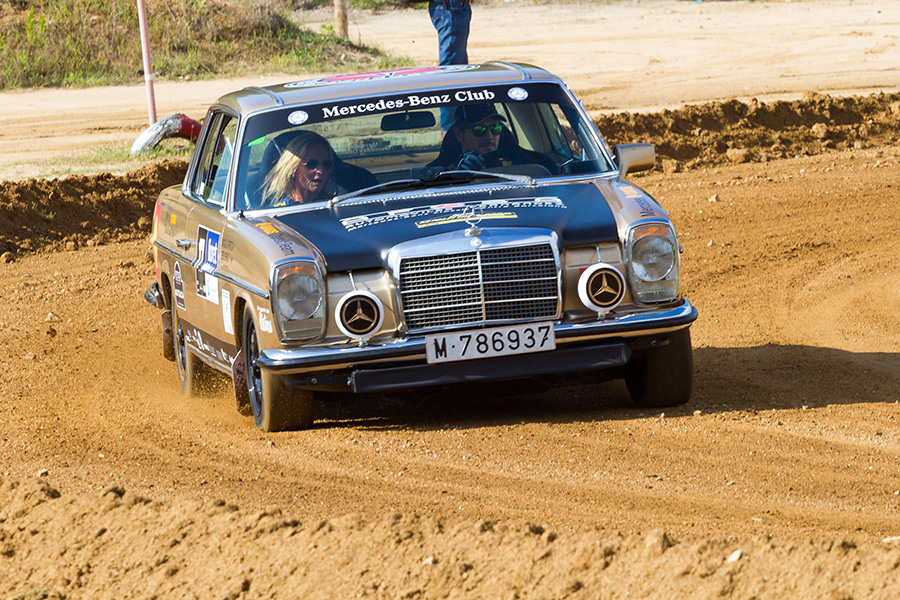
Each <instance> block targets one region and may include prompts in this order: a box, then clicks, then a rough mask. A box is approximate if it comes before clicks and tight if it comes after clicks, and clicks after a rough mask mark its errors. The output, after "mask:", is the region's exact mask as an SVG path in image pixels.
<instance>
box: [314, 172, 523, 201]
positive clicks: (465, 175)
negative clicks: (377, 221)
mask: <svg viewBox="0 0 900 600" xmlns="http://www.w3.org/2000/svg"><path fill="white" fill-rule="evenodd" d="M485 177H489V178H492V179H503V180H506V181H516V182H518V183H527V184H528V185H530V186H532V187H534V186H535V185H536V180H535V178H534V177H529V176H528V175H510V174H507V173H493V172H491V171H441V172H440V173H438V174H437V175H434V176H433V177H427V178H424V177H423V178H421V179H397V180H395V181H387V182H385V183H379V184H377V185H373V186H369V187H367V188H363V189H361V190H356V191H354V192H347V193H346V194H341V195H340V196H335V197H334V198H332V199H331V200H329V201H328V207H329V208H331V207H332V206H334V205H335V204H337V203H338V202H343V201H344V200H349V199H351V198H357V197H359V196H365V195H368V194H372V193H375V192H384V191H387V190H390V189H394V188H398V189H408V190H409V189H415V188H419V187H429V186H431V185H434V184H448V183H454V182H457V181H473V180H475V179H483V178H485Z"/></svg>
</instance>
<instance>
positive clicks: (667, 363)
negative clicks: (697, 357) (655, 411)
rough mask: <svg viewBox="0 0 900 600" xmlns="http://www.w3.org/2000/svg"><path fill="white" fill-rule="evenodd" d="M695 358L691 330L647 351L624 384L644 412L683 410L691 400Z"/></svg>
mask: <svg viewBox="0 0 900 600" xmlns="http://www.w3.org/2000/svg"><path fill="white" fill-rule="evenodd" d="M693 379H694V357H693V351H692V350H691V330H690V329H681V330H679V331H676V332H674V333H672V334H670V335H669V343H668V344H665V345H663V346H659V347H658V348H653V349H652V350H649V351H647V353H646V354H645V355H644V356H641V357H640V358H638V359H636V360H635V361H634V362H633V363H632V364H631V365H629V367H628V370H627V371H626V374H625V384H626V385H627V386H628V393H629V394H630V395H631V400H632V401H633V402H634V403H635V405H637V406H639V407H641V408H663V407H666V406H680V405H682V404H686V403H687V401H688V400H690V399H691V388H692V387H693Z"/></svg>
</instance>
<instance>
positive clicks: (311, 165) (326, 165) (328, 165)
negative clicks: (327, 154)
mask: <svg viewBox="0 0 900 600" xmlns="http://www.w3.org/2000/svg"><path fill="white" fill-rule="evenodd" d="M319 165H321V166H322V168H323V169H325V170H326V171H330V170H331V169H333V168H334V161H331V160H328V159H325V160H319V159H318V158H311V159H309V160H308V161H306V162H304V163H303V166H304V167H306V168H307V169H308V170H310V171H314V170H316V169H318V168H319Z"/></svg>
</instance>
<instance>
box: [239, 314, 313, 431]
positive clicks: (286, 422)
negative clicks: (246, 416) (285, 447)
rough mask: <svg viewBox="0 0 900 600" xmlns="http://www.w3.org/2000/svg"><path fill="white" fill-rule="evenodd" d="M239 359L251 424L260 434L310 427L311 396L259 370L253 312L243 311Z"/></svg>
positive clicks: (269, 373) (263, 370) (257, 342)
mask: <svg viewBox="0 0 900 600" xmlns="http://www.w3.org/2000/svg"><path fill="white" fill-rule="evenodd" d="M242 345H243V347H242V348H241V355H242V356H243V361H244V373H245V380H246V382H247V383H246V385H247V395H248V396H249V400H250V409H251V411H252V412H253V420H254V421H255V422H256V426H257V427H258V428H259V429H261V430H262V431H285V430H289V429H305V428H307V427H309V426H311V425H312V423H313V419H314V415H313V397H312V392H309V391H307V390H301V389H297V388H291V387H289V386H286V385H285V384H284V379H282V378H281V377H280V376H278V375H276V374H274V373H272V372H271V371H267V370H265V369H262V368H260V367H259V364H258V360H259V336H258V334H257V328H256V321H255V320H254V319H253V311H252V309H250V308H248V309H247V310H246V311H244V327H243V339H242Z"/></svg>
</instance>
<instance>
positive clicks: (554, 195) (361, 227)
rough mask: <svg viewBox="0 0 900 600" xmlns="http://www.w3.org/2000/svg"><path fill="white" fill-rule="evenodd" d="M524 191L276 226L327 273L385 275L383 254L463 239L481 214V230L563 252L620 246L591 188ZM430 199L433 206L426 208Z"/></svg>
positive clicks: (349, 209) (406, 203) (404, 203)
mask: <svg viewBox="0 0 900 600" xmlns="http://www.w3.org/2000/svg"><path fill="white" fill-rule="evenodd" d="M525 189H528V190H529V191H530V188H525ZM522 191H523V188H522V187H519V186H509V187H501V188H488V189H484V190H480V191H479V192H478V194H479V195H481V196H485V197H488V196H489V197H490V198H489V199H487V198H486V199H484V200H471V198H472V196H473V195H474V194H473V193H472V191H471V189H469V190H466V191H465V192H463V193H456V192H452V191H451V192H449V193H446V192H445V193H442V194H441V196H440V198H439V199H438V198H434V194H424V193H413V194H400V195H392V196H389V197H386V198H379V199H377V200H375V199H370V198H361V199H360V201H356V202H354V201H347V202H342V203H340V204H337V205H335V206H333V207H327V206H323V207H321V208H317V209H315V210H303V211H298V212H296V213H287V214H282V215H279V216H277V217H275V218H276V219H277V220H278V221H279V222H281V223H282V224H283V225H286V226H287V227H290V228H291V229H293V230H294V231H296V232H297V233H298V234H299V235H301V236H303V237H304V238H306V239H307V240H308V241H309V242H310V243H312V244H313V245H315V246H316V247H317V248H318V249H319V251H320V252H321V253H322V255H323V256H324V257H325V261H326V267H327V268H328V270H329V271H344V270H348V269H361V268H372V267H385V266H386V260H387V255H388V252H390V250H391V248H392V247H393V246H395V245H397V244H399V243H401V242H406V241H409V240H414V239H421V238H425V237H428V236H431V235H437V234H443V233H447V232H454V231H458V232H459V234H460V235H461V236H463V235H465V230H466V229H468V228H469V224H468V222H469V220H471V218H472V211H473V209H476V210H478V211H479V212H480V213H481V214H483V218H482V220H481V222H480V224H479V227H482V228H486V229H490V228H494V227H526V228H527V227H535V228H541V229H552V230H553V231H555V232H556V233H557V235H558V237H559V242H560V245H561V246H562V247H565V246H572V245H582V244H596V243H600V242H615V241H618V239H619V234H618V229H617V227H616V222H615V218H614V217H613V214H612V212H611V211H610V209H609V206H608V205H607V203H606V201H605V200H604V198H603V196H602V195H601V194H600V192H599V190H598V189H597V186H596V185H594V184H593V183H591V182H586V183H578V184H566V185H556V186H547V187H544V188H542V189H541V192H542V194H541V195H539V196H532V195H528V196H524V195H523V194H522ZM429 197H431V198H434V200H435V201H436V203H435V204H425V203H424V202H426V201H427V200H426V199H427V198H429ZM464 198H465V199H464Z"/></svg>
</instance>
